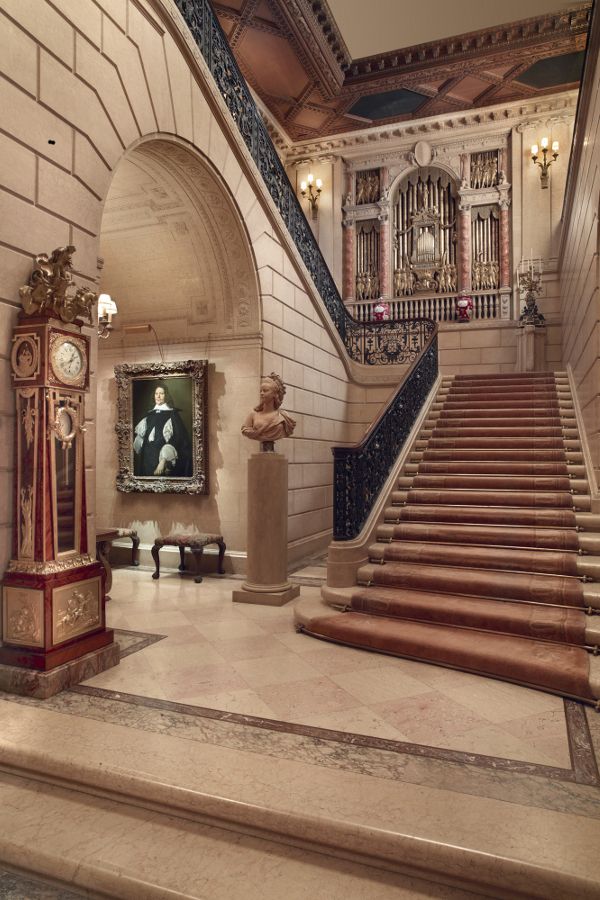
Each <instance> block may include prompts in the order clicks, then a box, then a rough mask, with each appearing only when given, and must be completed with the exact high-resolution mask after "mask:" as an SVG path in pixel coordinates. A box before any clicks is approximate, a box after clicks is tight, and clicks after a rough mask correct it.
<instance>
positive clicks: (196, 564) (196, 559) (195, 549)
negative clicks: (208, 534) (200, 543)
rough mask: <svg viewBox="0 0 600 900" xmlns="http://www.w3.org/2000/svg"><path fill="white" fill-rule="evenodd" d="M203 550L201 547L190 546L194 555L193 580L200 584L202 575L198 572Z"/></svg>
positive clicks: (200, 566)
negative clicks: (194, 573)
mask: <svg viewBox="0 0 600 900" xmlns="http://www.w3.org/2000/svg"><path fill="white" fill-rule="evenodd" d="M203 552H204V548H203V547H192V556H193V557H194V568H195V572H196V575H195V577H194V581H195V582H196V584H200V582H201V581H202V575H201V574H200V572H201V568H202V553H203Z"/></svg>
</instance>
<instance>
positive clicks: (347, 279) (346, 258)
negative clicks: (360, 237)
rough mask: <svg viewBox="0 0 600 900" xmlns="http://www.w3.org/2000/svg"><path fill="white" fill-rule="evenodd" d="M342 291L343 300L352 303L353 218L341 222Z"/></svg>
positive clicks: (353, 283) (353, 291)
mask: <svg viewBox="0 0 600 900" xmlns="http://www.w3.org/2000/svg"><path fill="white" fill-rule="evenodd" d="M342 244H343V246H342V291H343V295H344V301H345V302H346V303H352V301H353V300H354V298H355V296H356V279H355V276H354V259H355V257H356V225H355V224H354V220H353V219H344V220H343V222H342Z"/></svg>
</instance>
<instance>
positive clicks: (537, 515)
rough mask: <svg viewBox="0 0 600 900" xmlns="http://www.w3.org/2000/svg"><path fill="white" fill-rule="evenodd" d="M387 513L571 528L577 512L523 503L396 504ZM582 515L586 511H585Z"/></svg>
mask: <svg viewBox="0 0 600 900" xmlns="http://www.w3.org/2000/svg"><path fill="white" fill-rule="evenodd" d="M385 512H386V516H387V515H389V517H390V518H391V517H392V515H395V516H397V517H400V518H401V520H402V521H406V522H410V521H418V522H425V521H431V522H460V523H466V524H470V525H490V524H493V525H495V526H516V525H530V526H532V527H535V528H542V527H546V528H557V527H558V528H574V527H575V526H576V524H577V521H576V515H575V513H574V512H573V510H571V509H527V508H526V507H495V508H491V509H490V508H486V507H481V506H452V507H448V506H427V505H426V504H422V505H420V506H398V507H393V506H392V507H387V508H386V510H385ZM584 515H589V514H588V513H585V514H584Z"/></svg>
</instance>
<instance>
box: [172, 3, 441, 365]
mask: <svg viewBox="0 0 600 900" xmlns="http://www.w3.org/2000/svg"><path fill="white" fill-rule="evenodd" d="M175 2H176V4H177V7H178V9H179V11H180V12H181V14H182V16H183V18H184V19H185V22H186V24H187V26H188V28H189V30H190V32H191V33H192V36H193V38H194V40H195V41H196V44H197V45H198V48H199V50H200V52H201V53H202V56H203V57H204V60H205V62H206V64H207V66H208V68H209V70H210V72H211V74H212V76H213V78H214V80H215V83H216V85H217V88H218V90H219V93H220V94H221V96H222V97H223V100H224V101H225V104H226V105H227V108H228V109H229V112H230V113H231V117H232V119H233V120H234V122H235V124H236V125H237V128H238V130H239V133H240V135H241V136H242V138H243V140H244V143H245V144H246V147H247V148H248V151H249V152H250V155H251V156H252V159H253V160H254V162H255V163H256V166H257V168H258V171H259V172H260V174H261V176H262V179H263V181H264V183H265V185H266V186H267V189H268V191H269V193H270V195H271V197H272V199H273V201H274V203H275V205H276V207H277V209H278V210H279V213H280V215H281V217H282V219H283V221H284V223H285V225H286V228H287V230H288V232H289V234H290V236H291V238H292V240H293V241H294V244H295V245H296V249H297V250H298V252H299V254H300V256H301V258H302V260H303V262H304V264H305V266H306V268H307V269H308V271H309V273H310V275H311V278H312V280H313V282H314V285H315V287H316V289H317V291H318V292H319V294H320V295H321V299H322V301H323V303H324V304H325V308H326V309H327V312H328V313H329V315H330V316H331V319H332V321H333V323H334V325H335V327H336V329H337V331H338V333H339V335H340V337H341V338H342V340H343V341H344V344H345V346H346V350H347V351H348V355H349V356H350V357H351V359H353V360H356V362H361V363H366V364H368V365H390V364H393V363H403V362H409V361H411V360H412V359H413V358H414V355H415V354H416V353H418V352H419V350H420V349H421V347H422V346H423V343H421V345H420V346H417V338H418V329H417V331H415V330H414V328H413V327H412V325H413V323H412V322H411V323H407V322H400V321H398V322H394V323H391V322H386V323H377V322H374V323H358V322H356V321H355V320H354V319H353V318H352V316H351V315H350V313H349V312H348V310H347V309H346V306H345V304H344V302H343V300H342V298H341V297H340V294H339V292H338V289H337V287H336V285H335V282H334V280H333V277H332V275H331V272H330V271H329V268H328V266H327V263H326V262H325V259H324V258H323V254H322V253H321V250H320V248H319V245H318V244H317V242H316V240H315V237H314V235H313V233H312V231H311V229H310V226H309V224H308V221H307V219H306V216H305V215H304V213H303V211H302V208H301V206H300V203H299V202H298V198H297V197H296V193H295V191H294V189H293V187H292V185H291V184H290V181H289V179H288V177H287V174H286V171H285V169H284V167H283V165H282V163H281V160H280V159H279V156H278V155H277V151H276V150H275V147H274V146H273V143H272V141H271V138H270V136H269V133H268V131H267V128H266V126H265V123H264V122H263V120H262V117H261V115H260V113H259V111H258V109H257V107H256V104H255V103H254V100H253V98H252V95H251V94H250V91H249V90H248V86H247V84H246V81H245V79H244V76H243V75H242V73H241V72H240V70H239V68H238V66H237V63H236V61H235V58H234V56H233V54H232V52H231V49H230V47H229V44H228V43H227V38H226V37H225V35H224V33H223V31H222V29H221V26H220V24H219V22H218V20H217V17H216V16H215V14H214V12H213V9H212V7H211V5H210V3H209V0H175Z"/></svg>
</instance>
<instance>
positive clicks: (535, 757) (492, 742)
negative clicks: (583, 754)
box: [452, 725, 571, 769]
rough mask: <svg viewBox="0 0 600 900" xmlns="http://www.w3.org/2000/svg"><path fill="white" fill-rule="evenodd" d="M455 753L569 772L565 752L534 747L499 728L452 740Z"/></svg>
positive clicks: (481, 729)
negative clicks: (516, 761)
mask: <svg viewBox="0 0 600 900" xmlns="http://www.w3.org/2000/svg"><path fill="white" fill-rule="evenodd" d="M452 749H453V750H461V751H462V752H463V753H478V754H481V755H483V756H499V757H502V758H505V759H512V760H521V761H522V762H531V763H537V764H538V765H543V766H558V767H559V768H564V769H569V768H570V766H571V762H570V758H569V752H568V748H567V752H566V755H565V753H564V752H561V751H562V750H564V748H561V747H558V748H557V749H556V750H554V749H553V748H552V747H550V746H549V745H548V746H545V747H542V746H541V745H537V746H536V745H533V744H532V743H530V742H528V741H526V740H520V739H519V738H518V737H517V736H515V735H513V734H510V733H508V732H507V731H506V730H505V729H504V728H502V727H501V726H499V725H482V726H478V727H476V728H471V729H469V730H468V731H464V732H463V733H462V734H454V735H453V736H452Z"/></svg>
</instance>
